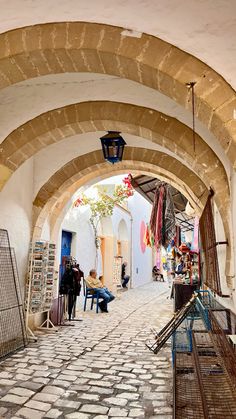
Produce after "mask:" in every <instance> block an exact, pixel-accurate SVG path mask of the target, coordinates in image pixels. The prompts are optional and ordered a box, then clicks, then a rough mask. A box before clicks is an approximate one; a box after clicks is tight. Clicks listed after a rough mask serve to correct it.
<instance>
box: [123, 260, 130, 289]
mask: <svg viewBox="0 0 236 419" xmlns="http://www.w3.org/2000/svg"><path fill="white" fill-rule="evenodd" d="M126 267H127V262H124V263H122V268H121V283H122V287H123V288H128V287H127V284H128V282H129V280H130V276H129V275H126Z"/></svg>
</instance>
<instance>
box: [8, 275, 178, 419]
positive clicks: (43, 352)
mask: <svg viewBox="0 0 236 419" xmlns="http://www.w3.org/2000/svg"><path fill="white" fill-rule="evenodd" d="M168 295H169V288H168V287H167V285H166V284H165V283H164V284H163V283H156V282H155V283H151V284H148V285H145V286H143V287H141V288H136V289H133V290H129V291H128V292H124V293H122V294H121V296H120V297H118V298H117V299H116V300H115V301H114V302H113V303H111V305H110V312H109V314H96V313H95V312H90V311H89V310H88V311H87V312H86V313H80V317H81V318H82V319H83V322H74V324H75V325H74V327H61V328H60V329H59V331H58V333H50V334H43V335H40V336H39V339H38V342H36V343H31V344H30V345H29V346H28V347H27V348H26V349H25V350H23V351H20V352H18V353H16V354H15V355H13V356H11V357H10V358H8V359H7V360H5V361H3V362H2V363H1V364H0V397H1V399H0V417H1V418H16V417H17V418H19V417H23V418H30V419H40V418H68V419H73V418H74V419H76V418H77V419H92V418H96V419H106V418H113V419H115V418H122V417H132V418H159V419H163V418H165V419H169V418H171V417H172V408H171V404H172V401H171V398H172V369H171V352H170V348H169V347H165V348H164V349H163V350H162V351H161V352H160V353H159V354H158V355H153V354H152V353H151V352H150V351H149V350H148V349H147V348H146V347H145V341H146V340H147V339H149V338H150V335H151V331H150V327H155V328H157V329H160V328H161V327H162V326H163V325H164V324H165V322H166V321H167V320H168V319H169V318H170V316H171V313H172V303H171V302H170V300H169V299H167V296H168ZM81 300H82V299H81Z"/></svg>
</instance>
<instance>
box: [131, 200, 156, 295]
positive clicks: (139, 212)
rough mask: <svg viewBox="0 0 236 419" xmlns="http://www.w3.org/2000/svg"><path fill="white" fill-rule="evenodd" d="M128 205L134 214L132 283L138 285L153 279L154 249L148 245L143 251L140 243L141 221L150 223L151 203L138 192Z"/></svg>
mask: <svg viewBox="0 0 236 419" xmlns="http://www.w3.org/2000/svg"><path fill="white" fill-rule="evenodd" d="M128 207H129V210H130V212H131V214H132V219H133V221H132V247H133V251H132V283H133V287H138V286H140V285H142V284H144V283H147V282H149V281H151V279H152V249H151V248H150V247H147V248H146V250H145V252H144V253H143V252H142V250H141V243H140V225H141V222H142V221H144V223H148V222H149V220H150V214H151V205H150V204H149V203H148V202H147V200H146V199H144V198H143V197H142V196H141V195H139V194H138V193H135V194H134V196H133V197H131V198H129V200H128Z"/></svg>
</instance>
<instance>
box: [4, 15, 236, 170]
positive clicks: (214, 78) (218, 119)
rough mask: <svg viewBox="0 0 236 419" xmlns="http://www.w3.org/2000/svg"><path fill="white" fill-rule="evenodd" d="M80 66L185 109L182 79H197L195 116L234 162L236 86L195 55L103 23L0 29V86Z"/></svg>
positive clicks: (76, 69)
mask: <svg viewBox="0 0 236 419" xmlns="http://www.w3.org/2000/svg"><path fill="white" fill-rule="evenodd" d="M81 71H83V72H97V73H102V74H111V75H115V76H118V77H122V78H127V79H130V80H134V81H137V82H139V83H141V84H144V85H146V86H149V87H151V88H153V89H156V90H158V91H160V92H162V93H163V94H165V95H166V96H169V97H170V98H172V99H173V100H174V101H176V102H178V103H179V104H181V105H182V106H183V107H184V108H186V109H188V108H189V107H190V103H189V92H188V90H187V88H186V85H185V83H186V82H189V81H192V80H194V81H196V82H197V84H196V89H195V91H196V99H197V118H198V119H199V120H200V121H201V122H202V123H203V124H205V125H206V126H207V128H208V129H209V130H210V131H211V132H212V133H213V134H214V136H215V137H216V138H217V139H218V141H219V142H220V144H221V146H222V147H223V149H224V150H225V153H226V154H227V156H228V158H229V160H230V161H231V163H232V165H233V166H235V157H236V144H235V142H236V134H235V125H236V121H235V120H234V119H233V110H234V107H235V100H236V99H235V91H234V90H233V89H232V88H231V87H230V86H229V85H228V84H227V83H226V82H225V80H224V79H223V78H222V77H221V76H220V75H219V74H217V73H216V72H215V71H214V70H212V69H211V68H210V67H208V66H207V65H206V64H204V63H203V62H201V61H200V60H198V59H197V58H195V57H193V56H191V55H189V54H187V53H186V52H184V51H182V50H180V49H178V48H176V47H174V46H173V45H171V44H168V43H167V42H164V41H162V40H161V39H158V38H156V37H153V36H150V35H147V34H142V35H141V37H138V38H135V37H130V36H127V34H126V31H124V30H123V28H119V27H115V26H108V25H103V24H93V23H82V22H63V23H50V24H43V25H35V26H29V27H25V28H19V29H15V30H12V31H9V32H6V33H3V34H1V35H0V72H1V76H2V77H1V81H0V88H4V87H6V86H9V85H11V84H14V83H17V82H19V81H22V80H27V79H30V78H34V77H38V76H43V75H46V74H56V73H64V72H81ZM2 170H3V171H4V172H5V171H6V169H5V168H2ZM4 175H5V176H6V173H4Z"/></svg>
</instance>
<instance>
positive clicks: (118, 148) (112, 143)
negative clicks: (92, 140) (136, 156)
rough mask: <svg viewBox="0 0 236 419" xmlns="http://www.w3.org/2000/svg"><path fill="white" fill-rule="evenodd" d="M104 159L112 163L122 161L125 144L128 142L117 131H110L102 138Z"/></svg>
mask: <svg viewBox="0 0 236 419" xmlns="http://www.w3.org/2000/svg"><path fill="white" fill-rule="evenodd" d="M100 140H101V143H102V151H103V155H104V159H105V160H107V161H109V162H110V163H112V164H114V163H118V162H120V161H122V157H123V152H124V146H125V145H126V142H125V140H124V138H122V137H121V135H120V133H119V132H117V131H108V133H107V134H106V135H104V136H103V137H101V138H100Z"/></svg>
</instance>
